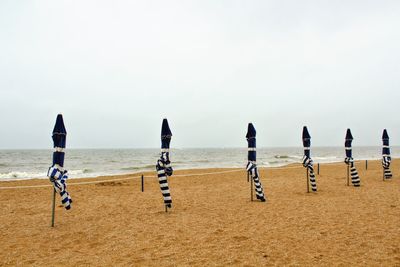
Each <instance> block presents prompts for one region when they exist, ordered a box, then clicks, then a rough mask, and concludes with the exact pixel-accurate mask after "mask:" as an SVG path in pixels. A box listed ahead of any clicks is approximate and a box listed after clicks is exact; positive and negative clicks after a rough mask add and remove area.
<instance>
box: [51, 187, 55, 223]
mask: <svg viewBox="0 0 400 267" xmlns="http://www.w3.org/2000/svg"><path fill="white" fill-rule="evenodd" d="M55 209H56V189H54V188H53V203H52V205H51V227H54V213H55Z"/></svg>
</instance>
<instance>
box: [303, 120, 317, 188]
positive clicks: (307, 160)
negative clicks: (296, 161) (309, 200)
mask: <svg viewBox="0 0 400 267" xmlns="http://www.w3.org/2000/svg"><path fill="white" fill-rule="evenodd" d="M302 138H303V147H304V156H303V167H305V168H307V169H308V177H309V180H310V185H311V190H312V191H313V192H317V182H316V180H315V173H314V166H313V160H312V159H311V156H310V155H311V153H310V146H311V136H310V134H309V133H308V130H307V127H306V126H304V127H303V136H302Z"/></svg>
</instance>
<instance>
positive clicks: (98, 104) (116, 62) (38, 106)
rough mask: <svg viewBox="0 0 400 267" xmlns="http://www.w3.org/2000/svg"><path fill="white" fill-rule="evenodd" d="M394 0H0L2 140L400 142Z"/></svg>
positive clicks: (78, 143) (4, 143) (97, 143)
mask: <svg viewBox="0 0 400 267" xmlns="http://www.w3.org/2000/svg"><path fill="white" fill-rule="evenodd" d="M399 14H400V1H378V0H377V1H365V0H360V1H321V0H316V1H297V0H293V1H282V0H279V1H278V0H277V1H231V0H229V1H228V0H227V1H215V0H214V1H204V0H201V1H183V0H182V1H161V0H160V1H148V0H146V1H111V0H110V1H99V0H94V1H82V0H79V1H73V0H67V1H54V0H49V1H34V0H29V1H28V0H27V1H23V0H20V1H15V0H2V1H0V149H1V148H3V149H5V148H49V147H51V146H52V141H51V131H52V128H53V125H54V122H55V118H56V115H57V113H63V115H64V121H65V125H66V128H67V131H68V139H67V145H68V147H73V148H119V147H129V148H146V147H159V144H160V127H161V121H162V118H164V117H167V118H168V120H169V122H170V127H171V130H172V132H173V135H174V136H173V139H172V146H173V147H241V146H247V143H246V140H245V134H246V130H247V123H248V122H253V123H254V125H255V127H256V129H257V137H258V139H257V142H258V146H301V130H302V126H303V125H308V127H309V131H310V134H311V136H312V144H313V145H316V146H342V145H343V142H344V140H343V139H344V136H345V131H346V128H348V127H350V128H351V129H352V132H353V136H354V138H355V140H354V143H353V145H355V146H356V145H381V134H382V129H383V128H387V129H388V132H389V135H390V137H391V144H392V145H398V144H400V118H399V114H400V112H399V111H400V30H399V29H400V15H399Z"/></svg>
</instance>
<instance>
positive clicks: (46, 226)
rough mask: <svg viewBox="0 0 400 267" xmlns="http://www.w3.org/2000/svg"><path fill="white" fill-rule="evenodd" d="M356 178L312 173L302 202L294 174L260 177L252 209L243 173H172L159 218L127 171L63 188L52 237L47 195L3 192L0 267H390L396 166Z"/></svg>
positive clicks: (300, 177) (397, 247) (372, 167)
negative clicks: (168, 205) (313, 186)
mask: <svg viewBox="0 0 400 267" xmlns="http://www.w3.org/2000/svg"><path fill="white" fill-rule="evenodd" d="M357 169H358V171H359V174H360V177H361V187H360V188H354V187H353V186H346V178H345V177H346V167H345V164H344V163H336V164H322V165H321V170H320V175H317V184H318V192H317V193H306V181H305V169H304V168H302V167H301V166H300V165H291V166H288V167H286V168H281V169H264V168H263V169H261V170H260V174H261V181H262V183H263V186H264V189H265V193H266V196H267V198H268V200H267V202H266V203H261V202H256V201H255V202H251V201H250V184H249V183H248V182H247V178H246V172H245V170H238V169H236V170H233V171H232V172H225V173H220V174H209V175H201V176H199V175H196V174H198V173H213V172H221V171H229V170H228V169H201V170H200V169H199V170H186V171H176V172H175V173H174V174H177V176H172V177H171V178H169V182H170V188H171V194H172V198H173V208H172V210H171V211H170V212H168V213H165V211H164V206H163V202H162V195H161V192H160V189H159V186H158V182H157V179H156V178H155V176H154V175H155V174H154V173H147V174H145V175H146V176H147V177H146V179H145V191H144V192H141V190H140V179H138V178H132V177H136V176H137V174H135V175H131V176H129V175H128V176H111V177H102V178H96V180H112V179H125V180H120V181H113V182H102V183H98V184H81V185H72V184H73V183H78V182H79V183H80V182H85V181H89V182H90V181H94V180H93V179H72V180H70V181H69V183H70V186H69V191H70V193H71V196H72V198H73V207H72V210H70V211H66V210H64V208H63V207H62V206H61V205H60V202H59V198H57V206H56V222H55V227H54V228H51V227H50V220H51V196H52V189H51V187H44V188H41V187H38V188H25V189H2V190H0V229H1V231H0V244H1V249H0V265H1V266H15V265H17V266H18V265H19V266H29V265H31V266H46V265H47V266H62V265H69V266H111V265H117V266H120V265H126V266H128V265H129V266H139V265H143V266H189V265H190V266H228V265H236V266H270V265H278V266H282V265H289V266H400V177H399V172H400V171H399V169H400V160H394V161H393V163H392V166H391V169H392V171H393V174H394V176H393V179H392V180H391V181H382V167H381V165H380V162H379V161H370V162H369V165H368V170H365V164H364V162H360V163H358V164H357ZM186 174H191V176H178V175H186ZM149 176H154V178H149ZM48 184H49V182H48V181H47V180H38V179H35V180H25V181H12V182H0V187H9V186H31V185H48Z"/></svg>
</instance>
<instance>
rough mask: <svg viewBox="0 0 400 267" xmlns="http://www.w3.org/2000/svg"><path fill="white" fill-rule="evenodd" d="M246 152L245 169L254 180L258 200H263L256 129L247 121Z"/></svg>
mask: <svg viewBox="0 0 400 267" xmlns="http://www.w3.org/2000/svg"><path fill="white" fill-rule="evenodd" d="M246 139H247V144H248V153H247V160H248V162H247V166H246V170H247V172H248V173H249V175H250V176H251V178H252V179H253V181H254V187H255V191H256V197H257V199H259V200H260V201H262V202H264V201H265V196H264V190H263V187H262V184H261V181H260V176H259V173H258V168H257V163H256V161H257V151H256V129H255V128H254V126H253V124H252V123H249V125H248V127H247V134H246Z"/></svg>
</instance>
